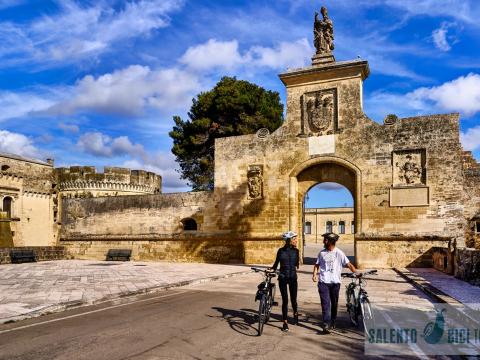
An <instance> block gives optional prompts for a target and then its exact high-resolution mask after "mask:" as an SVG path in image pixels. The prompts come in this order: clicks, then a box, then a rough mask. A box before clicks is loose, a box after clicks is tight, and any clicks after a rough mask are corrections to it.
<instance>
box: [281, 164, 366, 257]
mask: <svg viewBox="0 0 480 360" xmlns="http://www.w3.org/2000/svg"><path fill="white" fill-rule="evenodd" d="M323 182H334V183H338V184H340V185H343V186H345V187H346V188H347V189H348V190H349V191H350V193H351V194H352V197H353V203H354V218H355V234H358V233H360V232H361V231H362V206H361V201H362V197H361V184H362V181H361V171H360V169H359V168H358V167H357V166H355V165H354V164H352V163H351V162H349V161H348V160H345V159H342V158H339V157H335V156H322V157H317V158H313V159H309V160H307V161H305V162H303V163H301V164H298V165H297V166H296V167H295V168H294V169H293V170H292V172H291V173H290V192H289V226H290V228H291V229H296V231H297V233H299V234H303V221H302V215H303V200H304V197H305V194H306V193H307V192H308V191H309V190H310V189H311V188H312V187H313V186H315V185H316V184H319V183H323ZM303 243H304V239H303V237H302V236H301V237H300V244H299V248H300V249H302V248H303ZM355 253H356V249H355ZM302 255H303V254H302Z"/></svg>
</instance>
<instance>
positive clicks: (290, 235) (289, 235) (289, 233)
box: [282, 231, 297, 241]
mask: <svg viewBox="0 0 480 360" xmlns="http://www.w3.org/2000/svg"><path fill="white" fill-rule="evenodd" d="M296 236H297V233H296V232H293V231H287V232H285V233H283V234H282V238H283V240H285V241H288V240H292V239H293V238H294V237H296Z"/></svg>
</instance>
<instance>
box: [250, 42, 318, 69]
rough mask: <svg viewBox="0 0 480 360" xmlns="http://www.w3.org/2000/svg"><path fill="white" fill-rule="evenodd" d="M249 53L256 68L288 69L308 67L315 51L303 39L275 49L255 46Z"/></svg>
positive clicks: (284, 43)
mask: <svg viewBox="0 0 480 360" xmlns="http://www.w3.org/2000/svg"><path fill="white" fill-rule="evenodd" d="M249 53H250V55H251V58H252V63H253V65H254V66H265V67H269V68H272V69H287V68H297V67H302V66H305V65H307V62H308V60H309V59H310V57H311V56H312V55H313V53H314V49H313V47H312V46H311V45H310V42H309V41H308V40H307V39H305V38H303V39H299V40H297V41H294V42H281V43H280V44H278V45H277V46H276V47H273V48H272V47H262V46H254V47H252V48H251V49H250V51H249ZM307 59H308V60H307Z"/></svg>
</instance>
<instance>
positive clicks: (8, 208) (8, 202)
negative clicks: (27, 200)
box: [3, 196, 12, 219]
mask: <svg viewBox="0 0 480 360" xmlns="http://www.w3.org/2000/svg"><path fill="white" fill-rule="evenodd" d="M3 211H4V212H6V213H7V218H9V219H10V218H11V217H12V198H11V197H10V196H7V197H5V198H3Z"/></svg>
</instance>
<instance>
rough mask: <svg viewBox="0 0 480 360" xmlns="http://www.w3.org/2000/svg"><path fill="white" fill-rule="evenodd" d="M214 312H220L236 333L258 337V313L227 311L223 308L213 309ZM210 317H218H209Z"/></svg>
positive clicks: (248, 310)
mask: <svg viewBox="0 0 480 360" xmlns="http://www.w3.org/2000/svg"><path fill="white" fill-rule="evenodd" d="M212 309H213V310H216V311H218V312H220V314H221V315H220V316H218V317H221V318H223V319H225V320H226V321H227V323H228V325H229V326H230V328H232V330H235V331H236V332H238V333H240V334H242V335H246V336H258V330H257V327H256V325H257V311H256V310H252V309H240V310H236V309H225V308H221V307H212ZM208 316H209V317H216V316H211V315H208Z"/></svg>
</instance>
